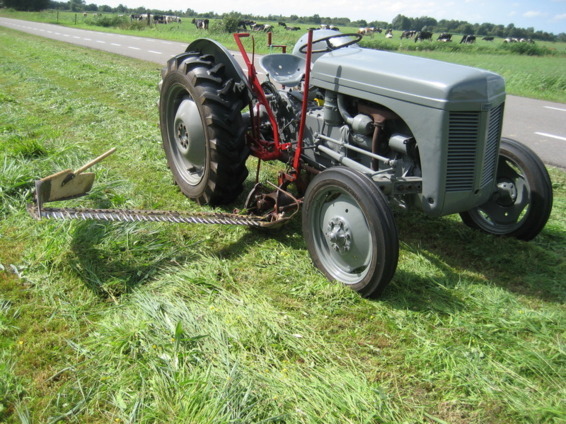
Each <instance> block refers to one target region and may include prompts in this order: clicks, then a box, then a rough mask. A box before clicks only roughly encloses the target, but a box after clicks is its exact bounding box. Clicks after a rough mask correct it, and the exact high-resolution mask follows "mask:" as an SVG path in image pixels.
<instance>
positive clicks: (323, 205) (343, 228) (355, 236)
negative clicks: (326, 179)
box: [310, 187, 373, 285]
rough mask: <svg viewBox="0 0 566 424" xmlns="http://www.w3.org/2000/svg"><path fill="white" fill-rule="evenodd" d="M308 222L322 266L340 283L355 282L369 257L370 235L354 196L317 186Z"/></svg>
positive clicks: (362, 271)
mask: <svg viewBox="0 0 566 424" xmlns="http://www.w3.org/2000/svg"><path fill="white" fill-rule="evenodd" d="M310 223H311V224H310V225H311V226H312V227H311V231H312V234H313V238H314V245H315V249H316V250H317V254H318V257H319V258H320V261H321V262H322V265H323V266H324V268H325V269H326V270H327V271H328V272H329V274H330V275H331V276H332V277H333V278H334V279H336V280H338V281H341V282H343V283H344V284H347V285H352V284H356V283H359V282H360V281H361V280H362V279H363V278H364V277H365V276H366V274H367V273H368V270H369V269H370V266H371V263H372V260H373V247H372V244H373V239H372V235H371V229H370V227H369V225H368V222H367V220H366V218H365V216H364V212H363V210H362V209H361V207H360V205H359V204H358V203H357V202H356V200H355V199H354V198H353V197H352V196H351V195H350V194H349V193H347V192H346V191H345V190H344V189H341V188H338V187H329V188H326V189H324V190H320V192H319V193H318V194H317V195H316V197H315V198H314V199H313V202H312V208H311V217H310Z"/></svg>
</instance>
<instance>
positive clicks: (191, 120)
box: [170, 96, 206, 185]
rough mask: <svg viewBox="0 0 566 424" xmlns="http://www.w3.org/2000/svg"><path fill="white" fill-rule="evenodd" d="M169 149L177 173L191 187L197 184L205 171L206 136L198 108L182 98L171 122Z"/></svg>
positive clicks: (192, 102) (189, 98) (187, 98)
mask: <svg viewBox="0 0 566 424" xmlns="http://www.w3.org/2000/svg"><path fill="white" fill-rule="evenodd" d="M172 125H173V128H172V131H171V137H170V138H172V140H171V147H172V149H171V150H172V153H173V160H174V163H175V166H176V168H177V171H178V172H179V174H180V175H181V177H182V178H183V179H185V180H186V181H187V182H188V183H189V184H191V185H197V184H199V183H200V182H201V181H202V179H203V177H204V174H205V171H206V136H205V130H204V126H203V124H202V120H201V117H200V113H199V110H198V106H197V104H196V103H195V101H194V100H193V99H192V98H191V97H189V96H185V97H183V100H182V101H181V103H180V104H179V107H178V108H177V110H176V112H175V117H174V119H173V122H172Z"/></svg>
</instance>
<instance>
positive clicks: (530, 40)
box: [519, 38, 535, 44]
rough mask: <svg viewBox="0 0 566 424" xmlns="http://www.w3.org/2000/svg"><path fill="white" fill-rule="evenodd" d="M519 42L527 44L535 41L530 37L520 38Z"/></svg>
mask: <svg viewBox="0 0 566 424" xmlns="http://www.w3.org/2000/svg"><path fill="white" fill-rule="evenodd" d="M519 43H529V44H534V43H535V42H534V41H533V39H532V38H521V39H520V40H519Z"/></svg>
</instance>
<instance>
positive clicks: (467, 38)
mask: <svg viewBox="0 0 566 424" xmlns="http://www.w3.org/2000/svg"><path fill="white" fill-rule="evenodd" d="M475 42H476V36H475V35H464V36H463V37H462V40H460V44H474V43H475Z"/></svg>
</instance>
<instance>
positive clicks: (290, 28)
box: [285, 26, 301, 31]
mask: <svg viewBox="0 0 566 424" xmlns="http://www.w3.org/2000/svg"><path fill="white" fill-rule="evenodd" d="M285 29H286V30H287V31H300V30H301V27H291V26H286V27H285Z"/></svg>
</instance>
